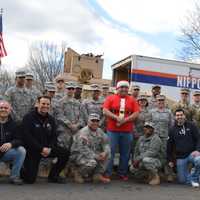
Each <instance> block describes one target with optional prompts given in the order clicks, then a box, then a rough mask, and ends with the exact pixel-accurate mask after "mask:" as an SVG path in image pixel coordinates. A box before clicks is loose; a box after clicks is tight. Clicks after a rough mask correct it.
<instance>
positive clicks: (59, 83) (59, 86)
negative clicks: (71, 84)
mask: <svg viewBox="0 0 200 200" xmlns="http://www.w3.org/2000/svg"><path fill="white" fill-rule="evenodd" d="M55 82H56V93H55V98H56V99H57V100H60V99H62V98H63V97H64V96H65V95H66V92H65V78H64V76H62V75H58V76H57V77H56V78H55Z"/></svg>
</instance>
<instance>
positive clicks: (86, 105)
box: [81, 84, 105, 129]
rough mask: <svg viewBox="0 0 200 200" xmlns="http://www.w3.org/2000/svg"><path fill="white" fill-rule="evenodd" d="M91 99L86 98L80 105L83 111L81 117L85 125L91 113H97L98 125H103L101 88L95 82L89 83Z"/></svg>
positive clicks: (102, 126)
mask: <svg viewBox="0 0 200 200" xmlns="http://www.w3.org/2000/svg"><path fill="white" fill-rule="evenodd" d="M91 90H92V99H86V100H85V101H83V103H82V105H81V112H82V113H83V119H84V123H85V125H87V122H88V117H89V115H90V114H91V113H97V114H98V115H99V116H100V119H101V120H100V124H99V125H100V127H101V128H102V129H104V127H105V117H104V116H103V109H102V106H103V102H102V100H101V99H100V94H101V89H100V87H99V86H98V85H97V84H92V85H91Z"/></svg>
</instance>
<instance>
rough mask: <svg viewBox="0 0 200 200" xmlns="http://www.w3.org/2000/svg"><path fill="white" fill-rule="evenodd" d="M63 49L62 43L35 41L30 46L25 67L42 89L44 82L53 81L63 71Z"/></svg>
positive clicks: (64, 45) (64, 46)
mask: <svg viewBox="0 0 200 200" xmlns="http://www.w3.org/2000/svg"><path fill="white" fill-rule="evenodd" d="M65 49H66V43H64V42H63V43H61V44H60V45H58V44H55V43H53V42H49V41H37V42H34V43H33V44H32V45H31V46H30V49H29V59H28V62H27V67H28V68H29V69H30V71H32V72H33V73H34V75H35V77H36V80H37V81H38V82H39V84H40V85H41V86H42V87H44V84H45V82H46V81H53V79H54V78H55V76H57V75H58V74H59V73H61V72H62V71H63V67H64V55H65Z"/></svg>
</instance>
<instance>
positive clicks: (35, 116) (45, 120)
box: [22, 110, 57, 154]
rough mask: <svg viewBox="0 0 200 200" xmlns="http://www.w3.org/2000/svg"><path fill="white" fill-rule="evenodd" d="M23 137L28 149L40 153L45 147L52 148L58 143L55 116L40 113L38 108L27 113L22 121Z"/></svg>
mask: <svg viewBox="0 0 200 200" xmlns="http://www.w3.org/2000/svg"><path fill="white" fill-rule="evenodd" d="M22 128H23V139H24V144H25V147H26V149H27V151H29V152H31V153H33V154H38V153H41V152H42V149H43V148H44V147H49V148H52V147H54V146H55V145H56V143H57V135H56V125H55V120H54V118H53V117H52V116H51V115H49V114H47V115H46V116H42V115H40V114H39V113H38V112H37V110H34V111H31V112H30V113H28V114H26V115H25V116H24V118H23V122H22Z"/></svg>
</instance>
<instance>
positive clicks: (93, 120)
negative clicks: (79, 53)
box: [91, 119, 99, 122]
mask: <svg viewBox="0 0 200 200" xmlns="http://www.w3.org/2000/svg"><path fill="white" fill-rule="evenodd" d="M91 122H99V120H98V119H91Z"/></svg>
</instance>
